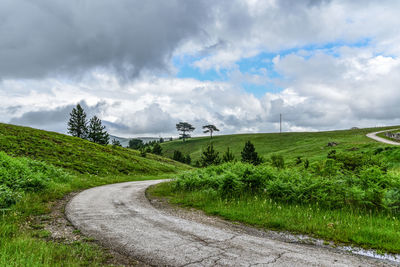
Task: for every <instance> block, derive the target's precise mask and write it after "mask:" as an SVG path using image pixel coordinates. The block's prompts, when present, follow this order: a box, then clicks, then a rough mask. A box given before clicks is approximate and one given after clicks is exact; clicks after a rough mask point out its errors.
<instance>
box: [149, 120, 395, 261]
mask: <svg viewBox="0 0 400 267" xmlns="http://www.w3.org/2000/svg"><path fill="white" fill-rule="evenodd" d="M392 128H398V127H389V128H372V129H358V130H347V131H332V132H316V133H284V134H252V135H229V136H218V137H216V138H213V141H212V142H213V144H214V147H215V148H216V150H218V151H219V152H221V153H222V152H224V151H225V150H226V148H227V147H228V146H229V147H230V148H231V150H232V151H233V152H234V153H235V156H236V160H237V161H239V162H233V163H227V164H222V165H219V166H209V167H207V168H202V169H196V170H193V171H191V172H187V173H183V174H181V175H179V176H178V177H177V179H175V180H174V181H172V182H170V183H164V184H161V185H158V186H155V187H153V188H151V189H150V190H149V193H150V195H153V196H156V197H166V198H167V199H168V200H169V201H170V203H173V204H178V205H184V206H189V207H195V208H199V209H201V210H204V211H205V212H206V213H208V214H212V215H219V216H221V217H223V218H225V219H228V220H233V221H240V222H244V223H247V224H250V225H254V226H257V227H261V228H265V229H272V230H278V231H290V232H293V233H301V234H308V235H311V236H315V237H318V238H322V239H325V240H327V242H334V243H344V244H352V245H357V246H361V247H365V248H373V249H376V250H378V251H384V252H392V253H400V241H399V240H400V235H399V231H398V229H399V226H400V147H398V146H392V145H387V144H382V143H379V142H376V141H374V140H372V139H369V138H367V137H366V136H365V135H366V134H367V133H370V132H375V131H379V130H384V129H392ZM248 140H250V141H251V142H252V143H253V144H255V147H256V151H258V152H259V154H261V155H262V156H263V157H264V163H262V164H261V165H258V166H253V165H250V164H243V163H240V159H241V157H240V152H241V150H242V149H243V145H244V143H245V142H246V141H248ZM209 142H210V139H209V138H193V139H191V140H189V141H188V142H185V143H183V142H182V141H174V142H170V143H166V144H163V148H164V151H166V153H167V154H169V153H172V151H174V150H180V151H182V152H183V153H190V155H191V156H192V157H193V158H194V159H198V158H199V157H200V154H201V152H202V149H203V147H205V146H206V145H207V144H208V143H209ZM329 142H335V143H337V145H335V146H328V143H329ZM333 150H334V151H333ZM272 155H280V156H282V157H283V159H284V161H285V164H284V167H281V166H277V165H274V163H273V161H272V160H271V156H272ZM298 157H300V158H301V160H298ZM305 159H308V160H309V161H310V164H309V165H307V166H306V164H304V163H305ZM296 161H297V163H296Z"/></svg>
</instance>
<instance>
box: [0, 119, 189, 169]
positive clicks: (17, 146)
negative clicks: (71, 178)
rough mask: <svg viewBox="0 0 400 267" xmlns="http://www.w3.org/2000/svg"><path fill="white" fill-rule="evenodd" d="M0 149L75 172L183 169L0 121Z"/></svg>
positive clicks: (154, 158) (158, 159) (153, 157)
mask: <svg viewBox="0 0 400 267" xmlns="http://www.w3.org/2000/svg"><path fill="white" fill-rule="evenodd" d="M0 151H4V152H5V153H7V154H8V155H10V156H13V157H19V156H23V157H28V158H31V159H34V160H39V161H44V162H46V163H50V164H52V165H54V166H57V167H62V168H64V169H68V170H71V171H73V172H77V173H88V174H95V175H108V174H116V175H119V174H123V175H125V174H137V173H144V174H154V173H162V172H176V171H178V170H183V169H186V168H187V167H186V166H185V165H183V164H180V163H177V162H175V161H172V160H170V159H167V158H163V157H159V156H156V155H151V154H147V156H146V157H141V156H140V153H139V152H138V151H135V150H131V149H127V148H122V147H113V146H111V145H109V146H102V145H98V144H95V143H92V142H89V141H86V140H83V139H80V138H76V137H71V136H67V135H63V134H59V133H54V132H47V131H43V130H37V129H33V128H29V127H21V126H15V125H10V124H3V123H0Z"/></svg>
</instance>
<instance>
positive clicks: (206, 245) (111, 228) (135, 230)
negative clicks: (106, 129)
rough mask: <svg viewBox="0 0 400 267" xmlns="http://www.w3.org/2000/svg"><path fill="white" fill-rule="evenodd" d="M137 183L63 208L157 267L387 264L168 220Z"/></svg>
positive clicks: (77, 222)
mask: <svg viewBox="0 0 400 267" xmlns="http://www.w3.org/2000/svg"><path fill="white" fill-rule="evenodd" d="M159 182H161V181H160V180H158V181H154V180H153V181H140V182H128V183H120V184H112V185H106V186H101V187H95V188H92V189H89V190H86V191H83V192H81V193H80V194H78V195H77V196H75V197H74V198H73V199H72V200H71V201H70V202H69V203H68V204H67V206H66V215H67V217H68V219H69V220H70V221H71V223H72V224H73V225H74V226H75V227H77V228H78V229H80V230H81V232H83V233H84V234H86V235H89V236H91V237H94V238H96V239H97V240H99V241H100V242H101V243H102V244H103V245H106V246H108V247H111V248H113V249H115V250H117V251H119V252H122V253H124V254H129V255H131V256H132V257H134V258H136V259H138V260H140V261H142V262H144V263H147V264H150V265H157V266H268V265H270V266H388V265H387V264H388V263H385V262H380V261H377V260H375V259H372V258H368V257H363V256H357V255H352V254H349V253H345V252H340V251H337V250H335V249H326V248H322V247H317V246H310V245H302V244H293V243H286V242H282V241H279V240H274V239H269V238H265V237H257V236H253V235H248V234H246V233H243V232H239V231H234V230H232V229H226V228H224V227H217V226H215V225H209V224H206V223H199V222H195V221H192V220H188V219H183V218H179V217H175V216H172V215H170V214H168V213H166V212H164V211H161V210H158V209H156V208H154V207H153V206H152V205H151V204H150V202H149V201H148V199H147V198H146V197H145V190H146V188H147V187H148V186H150V185H152V184H156V183H159Z"/></svg>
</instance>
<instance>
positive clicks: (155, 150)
mask: <svg viewBox="0 0 400 267" xmlns="http://www.w3.org/2000/svg"><path fill="white" fill-rule="evenodd" d="M151 152H152V153H153V154H156V155H161V154H162V148H161V146H160V144H159V143H155V144H154V146H153V149H152V151H151Z"/></svg>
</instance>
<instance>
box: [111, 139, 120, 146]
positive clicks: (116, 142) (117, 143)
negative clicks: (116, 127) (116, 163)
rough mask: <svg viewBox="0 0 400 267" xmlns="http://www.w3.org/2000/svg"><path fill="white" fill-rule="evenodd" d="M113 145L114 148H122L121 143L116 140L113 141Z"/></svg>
mask: <svg viewBox="0 0 400 267" xmlns="http://www.w3.org/2000/svg"><path fill="white" fill-rule="evenodd" d="M111 144H112V145H113V146H122V145H121V142H120V141H119V140H117V139H115V138H114V139H113V140H112V141H111Z"/></svg>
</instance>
